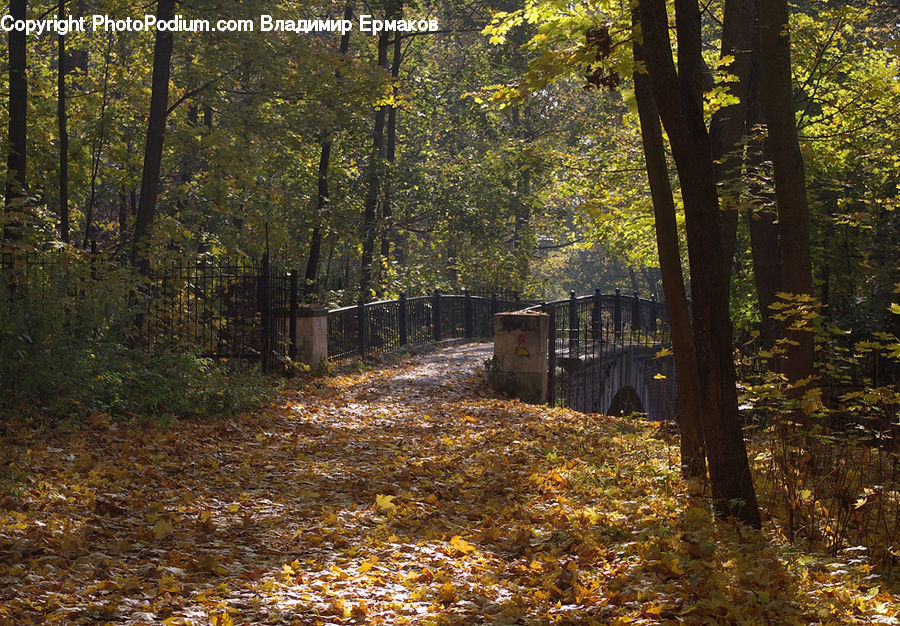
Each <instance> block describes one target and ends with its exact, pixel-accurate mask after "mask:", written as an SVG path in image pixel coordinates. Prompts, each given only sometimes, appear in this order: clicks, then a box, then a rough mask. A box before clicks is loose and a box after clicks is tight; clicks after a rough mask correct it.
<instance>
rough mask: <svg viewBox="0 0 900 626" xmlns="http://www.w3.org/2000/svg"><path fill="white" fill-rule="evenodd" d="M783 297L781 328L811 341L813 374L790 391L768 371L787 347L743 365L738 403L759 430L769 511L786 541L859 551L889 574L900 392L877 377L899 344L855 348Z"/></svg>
mask: <svg viewBox="0 0 900 626" xmlns="http://www.w3.org/2000/svg"><path fill="white" fill-rule="evenodd" d="M780 295H781V296H782V299H781V302H780V303H779V304H778V305H777V307H778V310H779V314H778V317H779V318H780V320H781V321H782V323H783V324H785V325H786V326H788V327H790V328H793V329H796V330H800V331H801V332H811V333H814V334H815V337H816V350H817V354H818V372H817V377H816V378H814V379H808V380H803V381H799V382H797V383H795V384H793V385H791V384H788V383H787V382H786V380H785V379H784V377H783V375H781V374H779V373H776V372H773V371H771V370H770V369H766V365H771V364H773V362H775V363H777V359H780V358H783V355H784V343H785V342H786V341H787V340H784V339H782V340H781V341H780V342H779V345H776V346H775V347H774V348H773V349H771V350H762V351H758V352H755V353H752V354H751V355H749V356H745V357H744V358H743V365H744V368H743V376H742V378H743V381H742V384H741V385H740V387H739V388H740V390H741V396H742V397H741V402H742V406H743V408H744V409H746V410H749V411H751V412H752V415H753V417H754V421H755V424H756V425H757V426H758V428H759V432H758V433H757V435H756V436H755V437H754V438H753V441H754V442H755V443H756V444H757V445H758V446H759V448H760V450H761V451H760V452H759V453H758V454H757V455H756V469H757V475H758V476H759V477H760V478H761V479H762V481H761V482H762V484H761V485H760V487H761V489H762V490H763V491H767V492H768V493H769V494H770V496H771V497H770V498H769V499H768V500H766V501H765V505H766V508H767V509H768V513H769V515H770V516H772V518H773V519H776V520H778V523H779V525H780V526H781V529H782V531H783V532H784V534H785V536H786V537H787V538H788V539H790V540H791V541H800V542H803V543H805V544H807V545H809V546H810V547H812V548H814V549H819V550H826V551H828V552H830V553H831V554H837V553H838V552H840V551H841V550H845V549H854V547H855V546H860V547H861V548H862V549H864V550H866V551H868V552H867V555H868V557H869V558H870V559H872V560H873V561H874V562H875V563H877V564H878V565H880V566H882V567H887V568H890V567H892V566H893V565H894V564H896V562H897V558H898V556H900V555H898V553H897V551H896V550H895V548H894V546H896V545H897V542H898V540H900V492H898V491H897V484H898V482H897V479H898V477H897V475H896V469H897V467H898V463H900V428H898V424H897V416H898V409H900V392H898V390H897V389H896V387H895V386H894V385H890V384H879V382H878V380H876V379H874V378H873V372H877V370H878V367H879V364H880V367H881V368H890V367H891V366H894V367H896V365H897V364H898V363H900V359H898V358H897V355H896V354H894V352H893V346H895V345H896V343H897V338H896V337H895V336H893V335H891V334H888V333H879V334H878V335H876V336H874V337H873V338H872V339H870V340H865V341H852V339H851V335H850V333H848V332H846V331H843V330H841V329H838V328H835V327H833V326H828V325H825V324H822V323H821V319H820V318H819V316H818V313H817V312H816V308H815V307H814V306H811V305H812V304H813V303H812V302H810V301H809V300H808V299H806V298H796V297H790V296H789V294H780Z"/></svg>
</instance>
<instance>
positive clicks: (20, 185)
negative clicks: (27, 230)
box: [5, 0, 28, 238]
mask: <svg viewBox="0 0 900 626" xmlns="http://www.w3.org/2000/svg"><path fill="white" fill-rule="evenodd" d="M27 4H28V3H27V2H25V0H10V3H9V14H10V16H12V18H13V19H15V20H24V19H25V18H26V9H27ZM8 45H9V48H8V54H9V126H8V129H9V146H8V149H9V151H8V153H7V156H6V196H5V206H6V210H7V211H22V209H23V204H24V203H25V200H26V198H27V195H28V184H27V182H26V178H25V174H26V167H27V159H26V142H27V128H28V127H27V123H28V76H27V55H26V45H25V31H20V30H10V31H9V34H8ZM14 223H18V224H19V225H18V226H16V225H14V224H8V225H7V227H8V231H7V235H8V236H9V237H10V238H19V237H21V236H22V233H21V232H18V231H19V228H20V227H21V221H20V220H18V219H16V220H14Z"/></svg>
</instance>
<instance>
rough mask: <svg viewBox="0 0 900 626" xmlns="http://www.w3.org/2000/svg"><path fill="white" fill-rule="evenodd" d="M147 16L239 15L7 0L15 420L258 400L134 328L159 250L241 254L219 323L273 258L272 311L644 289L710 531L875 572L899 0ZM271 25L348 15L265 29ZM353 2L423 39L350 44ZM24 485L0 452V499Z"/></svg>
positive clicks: (894, 241)
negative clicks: (152, 20)
mask: <svg viewBox="0 0 900 626" xmlns="http://www.w3.org/2000/svg"><path fill="white" fill-rule="evenodd" d="M140 10H141V11H146V12H147V13H152V14H154V15H155V16H156V18H157V20H159V21H160V22H163V21H168V20H172V19H173V18H175V17H176V16H180V17H181V18H183V19H184V20H188V21H189V20H195V19H196V20H208V21H209V23H211V24H216V23H217V22H218V21H219V20H221V19H222V18H228V19H231V20H242V19H243V20H249V24H250V25H252V26H254V28H252V29H246V30H245V31H244V32H224V31H221V30H220V31H216V32H209V31H203V29H199V30H197V29H194V30H190V29H188V30H186V31H176V32H169V31H165V30H156V29H154V30H151V31H143V30H141V31H129V32H104V31H103V30H98V31H92V30H90V28H89V29H88V30H87V31H85V32H83V31H80V30H78V29H74V30H71V31H70V32H53V33H49V32H45V33H43V34H40V35H37V34H27V35H26V33H24V32H22V31H19V30H16V29H15V28H12V27H11V26H10V27H7V24H9V25H13V24H15V23H16V21H17V20H18V21H21V20H25V19H30V20H46V19H49V18H54V17H55V18H58V19H59V20H64V19H67V18H75V19H78V18H86V19H87V22H88V24H89V25H90V24H91V16H93V15H108V16H111V17H113V18H116V19H124V18H126V17H129V16H130V17H143V15H142V14H141V15H140V16H138V13H137V11H138V9H136V8H135V5H133V4H132V3H125V2H121V1H120V0H73V1H71V2H66V1H63V2H60V3H58V4H53V3H49V2H25V1H18V0H16V1H11V2H10V3H9V4H8V16H9V17H8V18H6V17H5V18H4V22H3V23H4V29H5V30H7V31H8V32H5V33H4V34H3V39H4V44H3V45H4V46H5V49H4V54H3V64H2V71H0V75H2V77H0V92H2V94H3V104H2V106H0V118H2V119H3V121H5V122H6V123H5V124H3V125H0V127H2V128H5V129H7V132H5V133H0V151H2V152H3V153H4V154H5V156H6V166H5V178H4V181H5V186H4V203H3V210H2V213H0V227H2V229H0V231H2V235H0V236H2V239H0V255H2V256H0V324H2V325H0V393H2V394H3V397H2V398H0V415H2V419H3V424H4V429H6V430H8V432H9V433H10V434H9V437H11V438H13V437H14V433H15V432H18V429H19V428H25V429H26V430H27V429H34V428H36V427H45V426H48V425H52V427H54V428H55V427H56V426H59V425H60V424H63V425H69V426H71V425H72V424H75V425H76V426H75V427H83V426H84V425H85V424H90V425H92V426H95V422H97V420H100V423H101V424H102V425H103V426H104V427H105V426H106V425H108V424H107V422H105V421H104V420H107V419H113V420H123V421H129V420H131V421H134V420H137V421H142V420H147V419H150V421H156V422H159V421H160V420H162V421H163V422H166V423H168V421H169V420H172V419H177V418H181V417H186V416H191V415H192V416H203V417H213V418H216V417H219V418H223V419H224V417H223V416H226V415H234V414H237V413H239V412H241V411H243V410H248V409H252V408H254V407H257V406H259V405H260V403H262V402H264V401H266V399H269V398H271V397H272V394H273V393H274V391H273V390H274V388H275V387H276V386H277V385H279V384H281V383H277V382H274V381H273V379H272V378H271V377H266V376H263V375H262V374H261V373H260V372H259V371H258V370H257V369H256V368H254V367H249V368H247V367H241V366H238V367H237V368H236V367H235V366H234V364H231V363H228V362H227V361H228V359H225V362H213V361H211V360H210V359H207V358H205V356H209V355H208V354H205V353H204V352H203V351H202V350H199V349H195V350H184V349H175V348H173V347H172V346H168V347H164V348H161V349H160V348H159V346H157V345H156V344H153V343H152V341H151V340H150V339H149V337H150V335H151V332H152V330H153V329H154V328H155V326H154V324H157V323H158V322H159V320H160V319H162V320H163V324H164V323H165V320H169V321H170V322H171V320H173V319H174V313H172V314H171V316H170V317H168V318H167V317H165V315H163V314H159V313H156V315H157V318H152V315H154V313H152V311H153V304H152V303H153V299H154V298H162V297H163V296H165V297H169V298H170V300H171V302H172V303H173V304H172V309H173V310H174V309H175V308H177V307H178V306H182V307H183V308H184V309H185V310H187V309H189V308H190V306H192V305H189V304H186V302H187V298H188V297H187V296H180V295H172V294H171V293H169V294H168V295H167V294H166V292H165V289H166V288H167V287H166V285H169V287H168V288H169V289H170V290H171V289H172V287H171V281H170V282H169V283H167V282H165V281H166V280H168V279H169V277H170V276H174V275H175V272H176V270H175V269H174V268H185V267H187V268H201V267H204V268H205V267H216V268H229V267H235V268H236V267H239V266H240V267H244V265H240V264H255V263H259V264H260V265H259V267H261V268H264V269H262V270H261V271H263V272H264V274H261V276H263V278H261V279H260V280H261V281H264V282H265V286H264V287H262V286H258V285H256V284H255V283H254V284H251V283H249V282H247V283H246V284H244V285H243V286H242V287H240V288H231V287H230V288H228V289H224V288H222V289H220V293H217V297H218V298H220V300H221V301H222V302H231V303H232V304H223V305H222V308H223V309H228V307H229V306H230V307H231V310H228V311H227V313H229V314H230V315H232V316H233V317H234V318H235V319H240V318H241V316H242V315H243V313H241V312H240V311H238V310H237V305H236V304H233V303H235V302H238V301H239V300H240V299H241V298H242V297H244V296H247V297H251V296H252V297H257V296H256V294H260V293H263V292H262V289H264V288H265V289H268V288H269V284H268V283H269V273H268V272H269V268H270V267H275V266H277V267H278V268H280V269H283V270H284V272H288V271H290V272H291V274H290V275H291V276H292V278H293V280H294V281H295V283H294V285H293V286H292V287H291V289H292V291H290V294H291V296H290V297H291V298H293V299H294V300H295V302H294V303H293V305H294V306H295V307H296V304H297V301H300V300H302V301H303V302H305V303H310V304H321V305H325V306H327V307H331V308H336V307H339V306H347V305H353V304H356V303H358V302H365V301H372V300H381V299H390V298H396V297H398V296H399V295H400V294H401V293H403V294H404V295H414V296H417V295H425V294H430V293H433V290H435V289H438V290H441V291H443V292H445V293H461V292H462V291H463V290H464V289H472V290H484V291H485V292H486V293H490V291H491V290H497V289H502V290H504V291H508V292H510V293H512V292H513V291H515V292H517V294H518V295H519V296H522V295H524V296H525V297H526V298H527V299H529V300H535V301H541V300H553V299H557V298H563V297H566V296H568V294H569V293H570V292H573V291H574V292H578V293H590V292H593V290H594V289H595V288H599V289H601V290H602V291H604V292H611V291H612V290H614V289H621V290H622V292H625V293H628V294H631V293H637V292H639V293H641V294H644V295H647V296H653V297H654V298H656V299H657V300H658V301H659V302H661V303H664V305H665V309H666V311H667V314H668V323H669V336H670V339H671V342H670V343H671V346H672V351H673V352H674V357H675V363H676V370H677V385H678V397H677V404H678V416H679V418H678V424H677V430H678V435H679V437H678V442H677V445H678V449H679V452H680V460H679V461H678V462H677V466H678V469H679V470H680V472H681V474H682V478H683V479H684V481H685V484H686V485H687V488H688V492H689V493H690V494H691V497H693V496H695V495H697V494H698V493H703V494H705V495H708V496H709V502H710V504H711V510H712V511H713V512H714V514H715V516H716V517H717V518H719V519H723V520H727V519H738V520H740V521H741V522H743V523H745V524H747V525H749V526H750V527H753V528H756V529H760V528H765V527H766V524H769V525H774V526H775V527H777V529H778V532H779V533H780V534H781V535H783V536H784V537H785V538H786V539H787V540H789V541H791V542H794V541H799V542H805V543H804V544H803V545H805V546H807V547H809V548H811V549H816V550H824V551H828V552H830V553H832V554H838V553H839V552H840V551H841V550H844V549H847V548H852V547H853V546H862V547H863V548H864V549H865V550H868V553H867V554H868V557H869V558H871V559H872V562H873V563H875V564H877V566H878V567H880V568H881V569H883V570H890V569H892V568H894V567H896V563H897V559H898V554H897V548H896V546H897V545H898V543H897V542H898V541H900V521H898V513H900V490H898V489H900V488H898V482H897V476H896V468H897V467H898V465H897V460H898V457H897V455H898V454H900V446H898V445H897V437H900V426H898V422H897V419H898V415H897V407H898V405H900V394H898V392H897V388H896V383H897V378H898V375H900V340H898V335H900V304H898V303H900V295H898V294H900V251H898V243H900V217H898V206H900V202H898V186H900V118H898V116H897V111H898V110H900V73H898V69H900V38H898V30H900V29H898V24H900V22H898V14H897V9H896V6H895V5H892V4H891V3H890V2H887V1H882V0H846V1H844V0H826V1H819V2H810V1H805V0H801V1H800V2H797V3H793V4H789V3H788V2H787V1H786V0H714V1H713V2H709V3H700V2H698V0H674V2H668V1H666V0H634V1H633V2H631V3H614V2H607V1H606V0H588V1H585V2H580V3H554V2H547V1H543V0H528V1H527V2H525V3H524V5H523V4H522V3H518V2H513V1H512V0H478V1H477V2H475V3H462V2H456V1H455V0H445V1H443V2H440V3H431V2H428V1H424V0H423V1H422V2H420V3H406V4H404V3H401V2H399V0H384V1H383V2H382V1H379V2H375V3H363V2H359V1H356V0H345V1H342V2H328V1H323V2H316V1H312V2H306V3H299V4H298V3H259V2H244V3H240V7H239V9H229V11H228V12H227V13H228V15H225V13H226V11H225V9H224V8H223V5H222V4H221V3H219V2H211V1H209V0H194V1H192V2H185V1H181V2H179V1H177V0H160V1H159V2H157V3H155V4H153V5H151V6H148V7H146V8H143V9H140ZM263 14H266V15H271V16H272V18H273V19H275V20H301V19H302V20H307V19H316V18H321V19H323V20H341V19H342V20H344V23H351V24H353V28H350V29H340V30H334V29H322V30H315V31H312V32H285V31H264V30H263V29H261V28H260V16H261V15H263ZM5 15H6V14H5ZM364 15H371V16H372V17H374V18H376V19H384V20H392V21H393V20H415V22H410V23H416V24H422V25H425V24H434V25H435V26H436V28H424V27H417V28H414V29H404V30H383V31H381V32H362V30H361V28H360V24H361V22H360V21H359V20H360V16H364ZM429 20H430V22H429ZM335 23H337V22H335ZM246 25H247V24H246V23H245V26H246ZM229 264H232V265H229ZM254 267H256V266H255V265H254ZM35 268H37V269H35ZM177 271H181V270H180V269H179V270H177ZM222 271H226V272H227V271H231V270H222ZM166 272H171V274H167V273H166ZM197 272H198V273H197V276H200V273H199V272H200V270H197ZM220 273H221V272H220ZM287 275H288V274H285V276H287ZM159 276H164V277H166V278H164V279H163V280H162V282H160V283H157V282H154V281H156V280H157V279H158V277H159ZM179 276H181V275H180V274H179ZM298 276H299V286H298V283H297V282H296V281H297V278H298ZM190 282H191V281H190V280H188V281H187V283H190ZM160 285H161V286H160ZM198 285H199V278H198V279H197V284H189V285H188V291H189V290H190V289H193V291H194V292H195V295H196V293H199V291H201V290H202V289H204V288H206V287H200V286H198ZM286 289H287V288H286ZM241 290H243V291H241ZM244 292H246V293H244ZM185 293H187V291H186V292H185ZM267 293H268V292H267ZM247 294H249V295H247ZM266 297H268V296H266ZM178 298H182V299H183V302H179V300H178ZM360 306H361V305H360ZM160 315H162V317H160ZM264 315H265V314H264ZM154 320H155V321H154ZM207 322H208V325H210V326H211V325H212V324H213V323H212V322H209V320H205V321H204V323H207ZM654 323H655V322H654ZM172 324H174V322H171V324H170V325H172ZM172 334H173V335H174V334H177V333H176V332H175V331H174V330H173V331H172ZM265 341H266V340H263V346H262V348H261V349H260V354H261V356H260V362H261V363H262V364H265V355H264V354H263V353H265V352H266V350H267V344H266V343H265ZM151 345H152V346H153V347H154V349H152V350H147V347H148V346H151ZM182 348H183V346H182ZM217 354H218V353H217ZM663 356H664V355H663ZM294 371H295V372H296V369H295V370H294ZM273 406H274V405H273ZM504 410H505V409H504ZM98 416H100V417H98ZM598 419H602V418H598ZM90 420H93V421H90ZM78 424H80V425H81V426H77V425H78ZM3 432H4V431H3V430H0V435H2V434H3ZM11 440H12V439H11ZM567 445H568V444H567ZM748 451H749V453H748ZM10 458H11V457H10ZM11 463H12V461H11V460H10V461H9V464H11ZM16 480H19V475H18V474H17V473H16V472H12V471H7V470H4V469H3V468H0V485H3V486H4V489H7V487H6V486H5V485H6V483H9V484H10V485H13V486H11V487H9V489H10V490H12V491H10V493H12V492H13V491H15V490H17V489H18V487H15V486H14V485H15V482H16ZM16 493H18V492H16ZM0 495H2V494H0ZM388 508H389V507H388ZM690 510H693V509H690ZM464 543H465V542H464ZM467 545H468V544H467ZM462 552H463V553H465V554H467V553H468V552H467V551H466V550H462ZM563 571H564V572H565V571H566V570H565V569H564V570H563ZM2 573H3V572H0V574H2ZM672 573H673V575H677V574H679V572H677V571H675V570H674V569H673V570H672ZM681 573H683V572H681ZM570 587H571V588H573V589H574V588H575V586H574V585H570ZM557 591H559V592H560V593H561V594H562V593H563V592H562V591H560V589H559V588H557ZM876 594H877V592H876ZM573 597H577V593H576V594H575V596H573ZM457 599H458V598H457ZM555 599H559V596H556V598H555ZM444 604H445V605H447V604H452V603H450V602H444ZM363 615H364V612H363ZM656 615H657V617H659V615H660V613H657V614H656ZM0 617H2V615H0ZM345 617H348V618H349V617H351V616H345ZM357 617H359V616H357Z"/></svg>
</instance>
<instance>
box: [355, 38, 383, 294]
mask: <svg viewBox="0 0 900 626" xmlns="http://www.w3.org/2000/svg"><path fill="white" fill-rule="evenodd" d="M389 41H390V39H389V38H388V35H387V33H385V32H382V33H380V34H379V35H378V66H379V67H387V50H388V43H389ZM386 117H387V106H380V107H378V109H376V111H375V125H374V129H373V132H372V157H371V159H370V161H369V188H368V191H367V192H366V199H365V203H364V205H363V233H362V234H363V250H362V260H361V264H360V274H359V297H360V298H361V299H363V300H368V299H369V297H371V295H372V261H373V257H374V255H375V235H376V230H377V229H376V224H375V218H376V211H377V209H378V199H379V197H380V196H381V193H380V192H381V181H382V175H383V172H382V169H383V165H384V122H385V118H386Z"/></svg>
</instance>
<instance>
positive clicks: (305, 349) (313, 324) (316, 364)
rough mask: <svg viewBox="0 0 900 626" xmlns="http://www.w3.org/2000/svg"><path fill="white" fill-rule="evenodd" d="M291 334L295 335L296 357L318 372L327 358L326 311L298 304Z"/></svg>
mask: <svg viewBox="0 0 900 626" xmlns="http://www.w3.org/2000/svg"><path fill="white" fill-rule="evenodd" d="M296 310H297V313H296V318H295V319H296V321H295V322H294V328H293V333H292V334H293V335H294V336H295V337H296V359H297V362H298V363H303V364H304V365H308V366H309V371H310V372H311V373H313V374H318V373H319V372H321V371H322V365H323V364H324V363H325V362H326V361H327V360H328V311H327V310H326V309H324V308H323V307H318V306H298V307H297V308H296Z"/></svg>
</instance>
